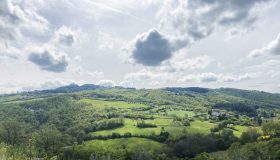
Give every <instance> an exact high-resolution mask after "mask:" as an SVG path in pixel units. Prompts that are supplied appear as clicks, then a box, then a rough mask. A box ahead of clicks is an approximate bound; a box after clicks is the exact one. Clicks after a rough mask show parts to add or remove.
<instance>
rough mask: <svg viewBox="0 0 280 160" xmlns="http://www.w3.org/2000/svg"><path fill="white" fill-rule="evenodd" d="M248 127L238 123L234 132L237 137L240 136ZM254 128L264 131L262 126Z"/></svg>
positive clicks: (260, 131)
mask: <svg viewBox="0 0 280 160" xmlns="http://www.w3.org/2000/svg"><path fill="white" fill-rule="evenodd" d="M248 128H249V127H248V126H241V125H236V126H234V129H236V130H233V134H234V135H235V136H237V137H240V136H241V134H242V132H246V131H247V129H248ZM253 128H256V129H257V131H258V132H259V133H262V130H261V127H253Z"/></svg>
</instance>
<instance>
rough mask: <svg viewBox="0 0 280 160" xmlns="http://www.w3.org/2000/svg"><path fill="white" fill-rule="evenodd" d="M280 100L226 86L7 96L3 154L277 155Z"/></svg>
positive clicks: (3, 99) (0, 120)
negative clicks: (220, 87) (217, 87)
mask: <svg viewBox="0 0 280 160" xmlns="http://www.w3.org/2000/svg"><path fill="white" fill-rule="evenodd" d="M279 107H280V95H279V94H272V93H266V92H259V91H246V90H238V89H226V88H222V89H207V88H198V87H191V88H164V89H140V90H138V89H134V88H121V87H115V88H105V87H100V86H96V85H83V86H78V85H70V86H65V87H61V88H58V89H55V90H45V91H34V92H25V93H18V94H11V95H1V96H0V143H1V145H0V158H2V159H16V160H17V159H18V160H22V159H36V158H44V159H63V160H64V159H65V160H68V159H69V160H78V159H81V160H83V159H120V160H121V159H132V160H136V159H144V160H145V159H148V160H150V159H162V160H164V159H246V160H247V159H275V160H276V159H279V158H280V154H279V153H280V146H279V143H278V142H279V138H280V122H279V120H278V119H279V113H280V108H279ZM240 153H242V154H240Z"/></svg>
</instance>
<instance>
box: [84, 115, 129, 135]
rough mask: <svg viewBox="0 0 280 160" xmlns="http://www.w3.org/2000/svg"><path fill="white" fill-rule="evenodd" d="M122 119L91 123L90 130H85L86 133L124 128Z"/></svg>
mask: <svg viewBox="0 0 280 160" xmlns="http://www.w3.org/2000/svg"><path fill="white" fill-rule="evenodd" d="M124 123H125V120H124V118H112V119H105V120H101V121H97V122H93V123H92V124H91V127H90V128H87V129H86V132H95V131H99V130H107V129H114V128H118V127H122V126H124Z"/></svg>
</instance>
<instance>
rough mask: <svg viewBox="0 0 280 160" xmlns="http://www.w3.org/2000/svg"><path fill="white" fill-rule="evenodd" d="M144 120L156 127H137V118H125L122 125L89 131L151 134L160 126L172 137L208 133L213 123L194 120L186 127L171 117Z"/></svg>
mask: <svg viewBox="0 0 280 160" xmlns="http://www.w3.org/2000/svg"><path fill="white" fill-rule="evenodd" d="M145 122H147V123H152V124H156V125H157V128H138V127H136V123H137V120H132V119H127V118H126V119H125V126H124V127H121V128H115V129H110V130H103V131H97V132H93V133H91V135H93V136H99V135H111V134H112V133H113V132H114V133H119V134H121V135H123V134H125V133H128V132H129V133H131V134H132V135H151V134H159V133H160V132H161V128H162V127H164V129H165V130H166V131H168V132H169V133H170V137H171V138H172V139H174V138H176V137H180V136H182V135H183V134H186V133H201V134H209V133H210V129H211V128H212V127H213V126H214V125H215V124H213V123H210V122H208V121H194V122H191V125H190V126H188V127H185V126H174V125H173V122H172V119H171V118H155V119H154V120H146V121H145Z"/></svg>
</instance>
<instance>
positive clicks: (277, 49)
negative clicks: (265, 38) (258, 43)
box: [248, 34, 280, 57]
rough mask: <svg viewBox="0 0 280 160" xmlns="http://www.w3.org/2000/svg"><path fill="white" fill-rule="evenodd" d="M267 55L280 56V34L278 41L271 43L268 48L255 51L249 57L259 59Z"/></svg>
mask: <svg viewBox="0 0 280 160" xmlns="http://www.w3.org/2000/svg"><path fill="white" fill-rule="evenodd" d="M267 54H270V55H280V34H278V36H277V37H276V39H275V40H273V41H272V42H270V43H269V44H268V45H267V46H265V47H263V48H261V49H256V50H253V51H252V52H251V53H250V54H249V56H248V57H259V56H264V55H267Z"/></svg>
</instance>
